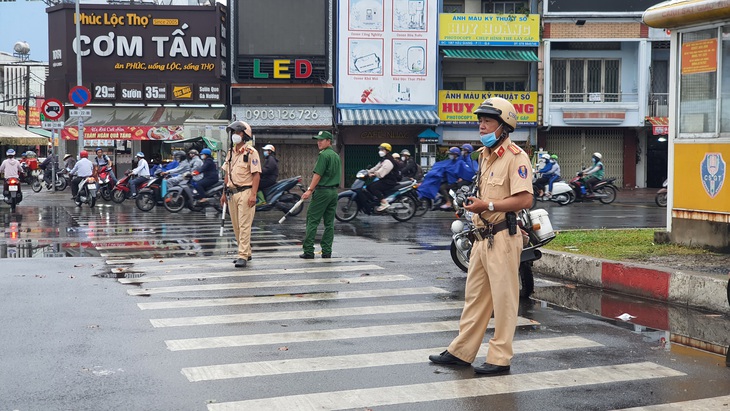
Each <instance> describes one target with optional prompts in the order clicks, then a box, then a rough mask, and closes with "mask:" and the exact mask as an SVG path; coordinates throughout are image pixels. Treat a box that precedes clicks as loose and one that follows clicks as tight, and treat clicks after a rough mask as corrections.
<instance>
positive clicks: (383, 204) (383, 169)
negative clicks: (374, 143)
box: [367, 143, 400, 211]
mask: <svg viewBox="0 0 730 411" xmlns="http://www.w3.org/2000/svg"><path fill="white" fill-rule="evenodd" d="M391 151H393V147H391V145H390V144H388V143H383V144H381V145H380V146H378V155H379V156H380V158H381V160H380V162H378V164H376V165H375V167H373V168H371V169H370V170H368V174H369V175H370V177H377V178H378V179H379V180H378V181H375V182H373V183H370V184H368V187H367V190H368V191H369V192H370V194H372V195H373V196H375V198H376V199H377V200H378V201H380V205H379V206H378V207H377V208H376V209H375V211H383V210H385V209H386V208H388V207H390V203H388V200H387V199H386V198H385V192H386V191H388V190H390V189H391V188H393V187H395V186H396V185H397V184H398V180H400V178H399V177H398V176H399V172H398V164H397V163H396V162H395V159H393V155H392V154H390V153H391Z"/></svg>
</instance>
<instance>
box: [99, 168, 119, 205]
mask: <svg viewBox="0 0 730 411" xmlns="http://www.w3.org/2000/svg"><path fill="white" fill-rule="evenodd" d="M97 180H98V181H97V183H98V184H99V194H101V198H103V199H104V201H109V200H111V199H112V191H113V190H114V186H115V185H114V184H112V176H111V167H104V168H101V169H99V175H98V178H97Z"/></svg>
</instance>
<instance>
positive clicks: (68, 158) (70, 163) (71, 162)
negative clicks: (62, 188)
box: [63, 154, 76, 170]
mask: <svg viewBox="0 0 730 411" xmlns="http://www.w3.org/2000/svg"><path fill="white" fill-rule="evenodd" d="M75 165H76V157H74V156H73V155H71V154H66V155H64V156H63V168H64V169H66V170H71V169H72V168H74V166H75Z"/></svg>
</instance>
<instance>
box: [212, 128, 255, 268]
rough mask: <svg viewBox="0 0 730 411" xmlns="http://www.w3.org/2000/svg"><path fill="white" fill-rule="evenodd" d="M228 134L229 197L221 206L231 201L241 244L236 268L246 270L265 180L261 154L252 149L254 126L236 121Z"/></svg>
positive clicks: (231, 210) (234, 227) (224, 197)
mask: <svg viewBox="0 0 730 411" xmlns="http://www.w3.org/2000/svg"><path fill="white" fill-rule="evenodd" d="M226 131H227V132H228V133H229V134H230V136H231V143H232V146H231V148H230V149H229V150H228V155H227V156H226V161H225V163H223V167H222V169H223V172H224V173H225V175H226V176H225V184H226V194H227V195H226V196H221V205H223V204H224V203H225V202H226V199H227V200H228V211H229V212H230V213H231V223H232V225H233V232H234V233H235V235H236V241H237V242H238V258H237V259H236V260H235V261H234V264H235V265H236V267H245V266H246V262H247V261H249V260H251V224H252V223H253V216H254V214H255V213H256V193H257V192H258V190H259V180H260V179H261V160H260V159H259V153H258V152H257V151H256V150H255V149H254V148H253V147H251V144H250V142H251V141H252V140H253V133H252V132H251V126H249V125H248V124H247V123H245V122H243V121H234V122H233V123H231V124H230V125H229V126H228V127H226Z"/></svg>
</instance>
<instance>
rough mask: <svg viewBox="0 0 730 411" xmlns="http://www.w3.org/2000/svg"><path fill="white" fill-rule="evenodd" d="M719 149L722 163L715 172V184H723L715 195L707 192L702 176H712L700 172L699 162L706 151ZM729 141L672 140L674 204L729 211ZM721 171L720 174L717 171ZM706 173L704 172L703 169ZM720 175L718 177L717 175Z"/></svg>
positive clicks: (684, 207) (675, 205)
mask: <svg viewBox="0 0 730 411" xmlns="http://www.w3.org/2000/svg"><path fill="white" fill-rule="evenodd" d="M710 153H719V154H721V155H722V160H723V161H724V165H722V167H721V169H720V170H719V171H718V173H717V174H716V175H715V176H714V179H715V181H716V182H715V184H716V185H715V187H717V184H719V183H720V182H721V183H722V185H721V186H720V189H719V190H718V191H716V194H715V196H714V197H712V196H711V195H710V193H708V190H707V189H705V185H704V184H703V179H704V180H705V181H707V182H708V185H709V180H710V179H713V176H707V175H705V176H703V171H702V163H703V161H704V160H705V157H706V155H707V154H710ZM729 163H730V143H724V144H706V143H701V144H700V143H697V144H677V143H676V141H675V144H674V187H673V189H674V190H673V191H674V207H673V208H675V209H678V208H679V209H686V210H695V211H709V212H720V213H730V178H728V166H730V164H729ZM720 173H722V175H721V176H719V174H720ZM705 174H707V173H705ZM720 177H721V178H722V179H721V180H719V178H720Z"/></svg>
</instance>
